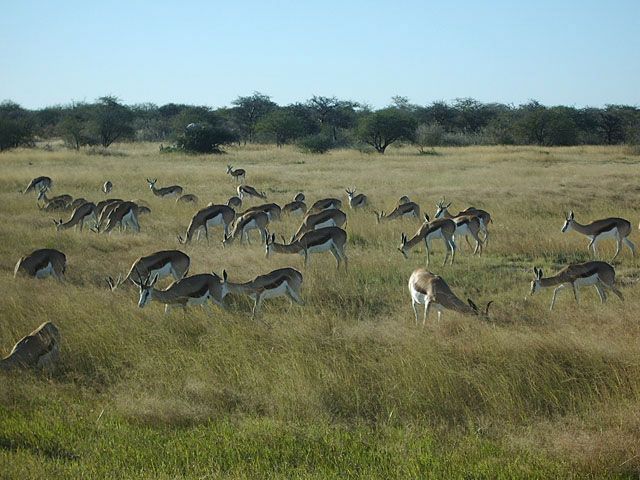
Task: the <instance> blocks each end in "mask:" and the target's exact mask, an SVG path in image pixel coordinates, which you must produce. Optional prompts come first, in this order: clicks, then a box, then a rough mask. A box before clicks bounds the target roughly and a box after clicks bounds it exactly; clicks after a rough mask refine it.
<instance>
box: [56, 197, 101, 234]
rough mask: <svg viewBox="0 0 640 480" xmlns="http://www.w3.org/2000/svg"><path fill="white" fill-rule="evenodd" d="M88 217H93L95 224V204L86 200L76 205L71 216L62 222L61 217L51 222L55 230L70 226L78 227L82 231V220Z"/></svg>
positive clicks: (96, 220)
mask: <svg viewBox="0 0 640 480" xmlns="http://www.w3.org/2000/svg"><path fill="white" fill-rule="evenodd" d="M89 217H91V218H92V219H93V221H94V222H95V223H96V224H97V222H98V219H97V218H96V206H95V204H94V203H91V202H86V203H83V204H82V205H80V206H79V207H76V208H75V209H74V210H73V212H72V213H71V218H69V220H67V221H66V222H63V221H62V219H60V220H54V221H53V223H54V224H55V226H56V230H58V231H60V230H66V229H68V228H71V227H76V229H77V228H78V227H80V231H82V227H83V226H84V221H85V220H87V219H88V218H89Z"/></svg>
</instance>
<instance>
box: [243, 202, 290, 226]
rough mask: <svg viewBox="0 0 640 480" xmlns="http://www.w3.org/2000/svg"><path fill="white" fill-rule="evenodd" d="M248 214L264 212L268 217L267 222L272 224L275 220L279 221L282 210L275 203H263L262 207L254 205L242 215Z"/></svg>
mask: <svg viewBox="0 0 640 480" xmlns="http://www.w3.org/2000/svg"><path fill="white" fill-rule="evenodd" d="M250 212H264V213H266V214H267V215H269V221H270V222H273V221H276V220H280V217H281V216H282V208H280V205H278V204H277V203H264V204H262V205H256V206H255V207H251V208H247V209H246V210H245V211H244V212H242V215H245V214H247V213H250Z"/></svg>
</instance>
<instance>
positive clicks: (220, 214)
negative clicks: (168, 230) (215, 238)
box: [178, 205, 236, 244]
mask: <svg viewBox="0 0 640 480" xmlns="http://www.w3.org/2000/svg"><path fill="white" fill-rule="evenodd" d="M234 218H236V212H235V211H234V210H233V208H231V207H228V206H227V205H209V206H208V207H205V208H203V209H201V210H198V211H197V212H196V214H195V215H194V216H193V217H191V222H189V227H188V228H187V233H186V234H185V236H184V238H183V237H181V236H180V235H178V241H179V242H180V243H183V244H184V243H190V242H191V240H192V239H193V235H194V234H195V233H196V232H197V233H198V236H197V238H198V239H200V232H201V231H202V230H204V236H205V238H206V239H207V243H208V242H209V229H210V228H213V227H215V226H217V225H222V228H223V229H224V235H225V236H226V235H227V234H228V233H229V226H230V225H231V224H232V223H233V219H234Z"/></svg>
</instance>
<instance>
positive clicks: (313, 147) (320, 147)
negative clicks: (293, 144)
mask: <svg viewBox="0 0 640 480" xmlns="http://www.w3.org/2000/svg"><path fill="white" fill-rule="evenodd" d="M298 147H300V149H301V150H302V151H303V152H308V153H327V152H328V151H329V150H331V149H332V148H334V142H333V139H332V138H331V137H329V136H327V135H324V134H322V133H318V134H316V135H309V136H308V137H304V138H303V139H301V140H300V141H299V142H298Z"/></svg>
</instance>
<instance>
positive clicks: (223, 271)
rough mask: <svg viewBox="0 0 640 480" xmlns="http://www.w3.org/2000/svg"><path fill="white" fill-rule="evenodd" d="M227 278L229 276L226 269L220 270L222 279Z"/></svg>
mask: <svg viewBox="0 0 640 480" xmlns="http://www.w3.org/2000/svg"><path fill="white" fill-rule="evenodd" d="M227 278H229V276H228V275H227V271H226V270H222V279H223V280H224V281H225V282H226V281H227Z"/></svg>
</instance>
